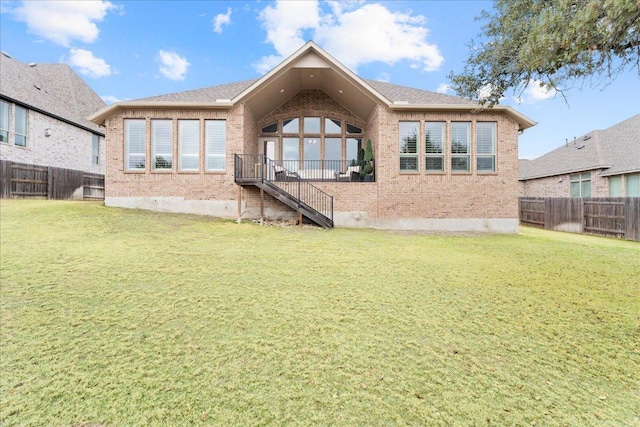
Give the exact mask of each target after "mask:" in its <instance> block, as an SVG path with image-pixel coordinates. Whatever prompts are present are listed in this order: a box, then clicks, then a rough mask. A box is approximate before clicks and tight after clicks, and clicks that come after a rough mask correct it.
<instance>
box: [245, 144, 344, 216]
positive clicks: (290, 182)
mask: <svg viewBox="0 0 640 427" xmlns="http://www.w3.org/2000/svg"><path fill="white" fill-rule="evenodd" d="M276 170H278V171H279V173H277V174H276V173H275V171H276ZM234 180H235V182H236V184H238V185H240V186H243V187H244V186H255V187H257V188H260V189H261V190H263V191H264V192H265V193H267V194H269V195H271V196H272V197H273V198H275V199H276V200H278V201H280V202H281V203H283V204H285V205H286V206H289V207H290V208H291V209H293V210H295V211H296V212H298V213H300V214H302V215H304V216H305V217H306V218H308V219H309V220H311V221H313V222H314V223H316V224H318V225H319V226H321V227H324V228H333V196H330V195H329V194H327V193H325V192H324V191H322V190H320V189H319V188H317V187H316V186H314V185H312V184H311V183H310V182H307V181H305V180H304V179H301V178H300V177H299V176H297V174H296V173H294V172H292V171H288V170H286V169H285V168H282V167H281V166H279V165H278V164H277V163H276V162H274V161H273V160H271V159H269V158H267V157H265V156H263V155H254V154H236V155H235V156H234Z"/></svg>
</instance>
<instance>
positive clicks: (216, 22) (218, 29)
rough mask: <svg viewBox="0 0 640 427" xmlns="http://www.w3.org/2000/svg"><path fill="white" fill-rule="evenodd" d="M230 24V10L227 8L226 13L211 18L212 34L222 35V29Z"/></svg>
mask: <svg viewBox="0 0 640 427" xmlns="http://www.w3.org/2000/svg"><path fill="white" fill-rule="evenodd" d="M230 23H231V8H230V7H228V8H227V13H219V14H217V15H216V16H215V17H214V18H213V32H215V33H218V34H222V27H223V26H225V25H229V24H230Z"/></svg>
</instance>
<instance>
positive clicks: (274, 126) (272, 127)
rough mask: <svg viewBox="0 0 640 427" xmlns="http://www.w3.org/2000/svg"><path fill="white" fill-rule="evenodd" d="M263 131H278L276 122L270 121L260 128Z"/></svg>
mask: <svg viewBox="0 0 640 427" xmlns="http://www.w3.org/2000/svg"><path fill="white" fill-rule="evenodd" d="M262 132H263V133H278V123H271V124H270V125H267V126H265V127H263V128H262Z"/></svg>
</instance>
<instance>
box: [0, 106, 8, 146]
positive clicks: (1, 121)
mask: <svg viewBox="0 0 640 427" xmlns="http://www.w3.org/2000/svg"><path fill="white" fill-rule="evenodd" d="M0 142H9V103H8V102H4V101H0Z"/></svg>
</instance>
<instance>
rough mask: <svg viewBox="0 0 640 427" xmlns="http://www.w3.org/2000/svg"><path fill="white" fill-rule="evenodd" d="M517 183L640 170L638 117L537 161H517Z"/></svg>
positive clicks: (592, 132) (596, 132)
mask: <svg viewBox="0 0 640 427" xmlns="http://www.w3.org/2000/svg"><path fill="white" fill-rule="evenodd" d="M519 166H520V172H519V177H520V180H528V179H534V178H542V177H546V176H554V175H562V174H566V173H572V172H579V171H587V170H594V169H604V170H603V171H602V172H601V173H600V174H601V175H617V174H621V173H629V172H638V171H640V114H637V115H635V116H633V117H631V118H629V119H627V120H625V121H623V122H620V123H618V124H616V125H615V126H612V127H610V128H608V129H605V130H594V131H591V132H589V133H587V134H585V135H583V136H581V137H579V138H576V140H575V141H570V142H568V143H567V144H565V145H562V146H561V147H559V148H556V149H555V150H553V151H550V152H549V153H547V154H544V155H543V156H540V157H538V158H537V159H533V160H527V161H522V160H521V161H520V163H519Z"/></svg>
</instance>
